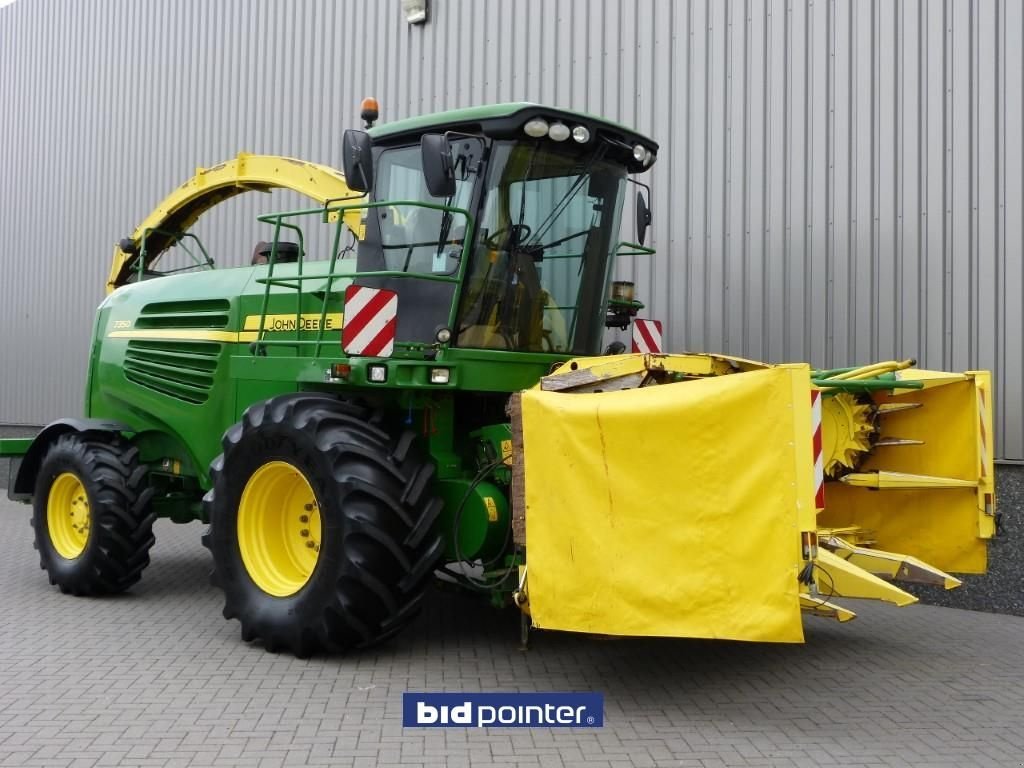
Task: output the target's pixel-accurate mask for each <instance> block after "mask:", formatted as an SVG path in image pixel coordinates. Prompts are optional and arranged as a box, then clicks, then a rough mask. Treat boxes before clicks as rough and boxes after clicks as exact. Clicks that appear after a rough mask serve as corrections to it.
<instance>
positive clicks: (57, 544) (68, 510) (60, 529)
mask: <svg viewBox="0 0 1024 768" xmlns="http://www.w3.org/2000/svg"><path fill="white" fill-rule="evenodd" d="M91 524H92V517H91V515H90V514H89V496H88V494H86V492H85V486H83V485H82V481H81V480H79V479H78V476H77V475H75V474H74V473H73V472H63V473H61V474H60V475H57V477H56V479H55V480H54V481H53V485H51V486H50V494H49V498H48V499H47V501H46V527H47V530H48V532H49V534H50V542H51V543H52V544H53V548H54V549H55V550H57V554H58V555H60V556H61V557H63V558H65V559H66V560H74V559H75V558H76V557H78V556H80V555H81V554H82V552H84V551H85V546H86V544H88V543H89V528H90V526H91Z"/></svg>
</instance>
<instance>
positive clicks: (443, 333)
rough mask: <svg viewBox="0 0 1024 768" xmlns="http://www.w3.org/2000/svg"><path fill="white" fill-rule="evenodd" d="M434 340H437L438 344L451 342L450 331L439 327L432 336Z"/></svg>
mask: <svg viewBox="0 0 1024 768" xmlns="http://www.w3.org/2000/svg"><path fill="white" fill-rule="evenodd" d="M434 338H435V339H437V343H438V344H447V343H448V342H449V341H451V340H452V332H451V329H450V328H446V327H444V326H441V327H440V328H438V329H437V333H436V334H434Z"/></svg>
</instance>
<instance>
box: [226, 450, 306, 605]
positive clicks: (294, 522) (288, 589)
mask: <svg viewBox="0 0 1024 768" xmlns="http://www.w3.org/2000/svg"><path fill="white" fill-rule="evenodd" d="M321 536H322V529H321V521H320V507H319V504H318V503H317V499H316V494H315V493H314V492H313V488H312V487H311V486H310V484H309V481H308V480H307V479H306V477H305V475H303V474H302V472H301V471H300V470H299V469H298V468H296V467H295V466H293V465H292V464H290V463H288V462H286V461H269V462H267V463H266V464H264V465H263V466H261V467H260V468H259V469H257V470H256V471H255V472H253V473H252V475H251V476H250V477H249V481H248V482H247V483H246V484H245V489H244V490H243V491H242V498H241V500H240V502H239V504H238V547H239V550H240V552H241V555H242V562H243V564H244V565H245V570H246V571H247V572H248V574H249V578H251V579H252V580H253V583H255V584H256V586H258V587H259V588H260V589H262V590H263V591H264V592H266V593H267V594H269V595H273V596H275V597H289V596H291V595H294V594H296V593H297V592H299V591H300V590H301V589H302V588H303V587H304V586H306V583H307V582H308V581H309V579H310V577H311V576H312V575H313V571H314V569H315V568H316V564H317V561H318V560H319V558H320V544H321V541H322V538H321Z"/></svg>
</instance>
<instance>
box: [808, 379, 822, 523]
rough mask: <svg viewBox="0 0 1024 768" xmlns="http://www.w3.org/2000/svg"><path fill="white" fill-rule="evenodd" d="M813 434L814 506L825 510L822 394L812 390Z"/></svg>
mask: <svg viewBox="0 0 1024 768" xmlns="http://www.w3.org/2000/svg"><path fill="white" fill-rule="evenodd" d="M811 434H812V435H813V436H814V441H813V445H814V506H815V507H816V508H817V509H824V508H825V458H824V456H822V446H821V392H820V391H819V390H817V389H812V390H811Z"/></svg>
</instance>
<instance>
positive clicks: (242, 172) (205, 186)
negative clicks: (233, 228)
mask: <svg viewBox="0 0 1024 768" xmlns="http://www.w3.org/2000/svg"><path fill="white" fill-rule="evenodd" d="M272 189H291V190H294V191H295V192H298V193H299V194H302V195H305V196H306V197H308V198H310V199H311V200H314V201H316V202H317V203H319V204H321V205H324V204H326V203H328V202H332V201H333V202H340V201H342V200H345V199H352V200H354V199H355V198H357V197H360V193H357V192H353V191H352V190H351V189H350V188H349V186H348V185H347V184H346V183H345V177H344V175H343V174H342V173H341V171H338V170H336V169H334V168H331V167H329V166H326V165H318V164H317V163H310V162H307V161H305V160H296V159H294V158H290V157H277V156H275V155H249V154H246V153H245V152H239V153H238V156H237V157H236V158H234V159H233V160H228V161H226V162H223V163H219V164H217V165H215V166H213V167H212V168H197V169H196V173H195V175H194V176H193V177H192V178H191V179H189V180H188V181H186V182H185V183H184V184H182V185H181V186H180V187H178V188H177V189H176V190H174V191H173V192H172V193H171V194H169V195H168V196H167V197H166V198H164V200H163V202H161V203H160V205H158V206H157V207H156V209H155V210H154V211H153V212H152V213H151V214H149V216H147V217H146V219H145V220H144V221H143V222H142V223H141V224H139V226H138V227H137V228H136V230H135V232H133V233H132V236H131V237H130V238H128V239H129V240H130V244H128V243H125V242H124V241H122V242H121V243H118V244H117V245H115V246H114V258H113V262H112V263H111V265H110V277H109V278H107V293H110V292H111V291H113V290H114V289H115V288H118V287H120V286H122V285H124V284H125V283H126V282H128V278H129V277H130V276H131V273H132V272H133V271H134V270H137V269H138V266H139V265H138V261H137V258H138V255H139V251H140V250H141V248H142V241H143V239H144V238H145V240H146V264H145V265H144V267H145V266H148V264H149V263H151V262H152V261H153V260H154V259H155V258H156V257H157V256H159V255H160V254H161V253H162V252H163V251H164V250H166V249H167V248H169V247H170V246H172V245H174V243H175V242H176V240H177V237H176V235H175V234H174V233H177V232H184V231H185V230H187V229H188V228H189V227H191V226H192V225H193V224H194V223H195V222H196V221H197V220H198V219H199V217H200V216H202V215H203V214H204V213H206V211H207V210H209V209H210V208H212V207H213V206H215V205H217V204H218V203H220V202H223V201H224V200H227V199H228V198H230V197H234V196H235V195H240V194H241V193H243V192H251V191H260V192H269V191H270V190H272ZM344 219H345V223H346V224H347V225H348V227H349V228H350V229H351V230H352V231H353V232H359V231H360V226H361V213H360V211H359V210H351V211H346V212H345V214H344ZM156 230H159V231H156ZM147 233H148V234H147ZM122 246H125V247H122Z"/></svg>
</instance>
